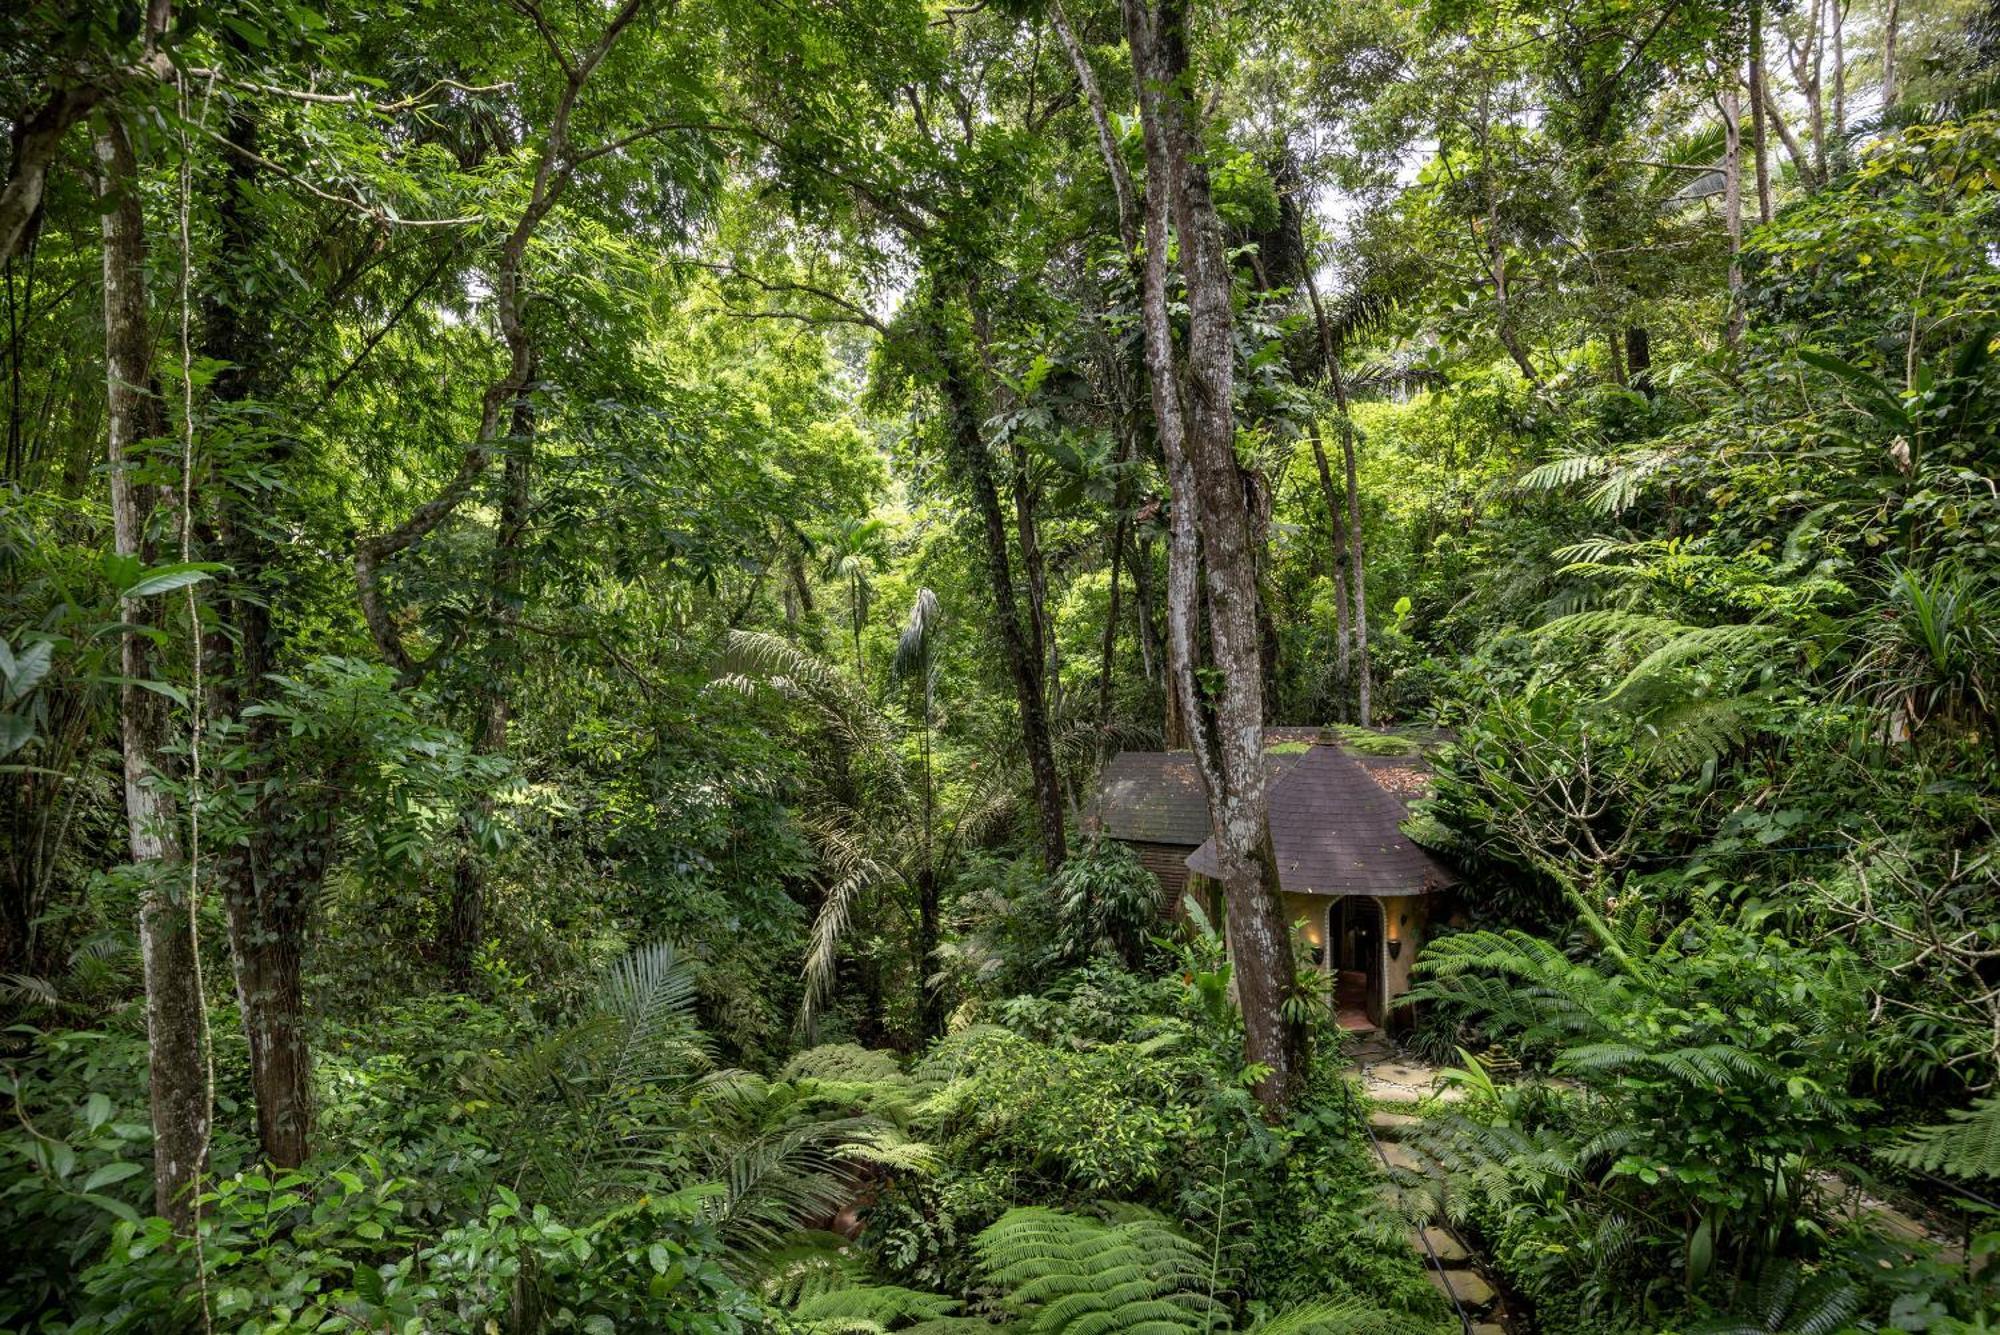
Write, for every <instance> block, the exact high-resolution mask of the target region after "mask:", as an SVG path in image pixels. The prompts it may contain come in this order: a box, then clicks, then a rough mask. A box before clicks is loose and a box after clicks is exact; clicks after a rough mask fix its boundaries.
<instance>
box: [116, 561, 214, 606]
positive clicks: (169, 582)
mask: <svg viewBox="0 0 2000 1335" xmlns="http://www.w3.org/2000/svg"><path fill="white" fill-rule="evenodd" d="M213 569H215V567H213V566H210V567H207V568H206V569H197V568H195V567H193V566H165V567H162V568H160V569H156V570H153V571H151V572H150V573H148V574H147V576H146V577H145V578H144V579H142V580H140V581H139V582H138V583H137V584H134V585H133V586H132V587H131V588H129V589H126V590H124V593H125V596H126V597H128V598H150V597H152V596H153V595H154V594H156V593H172V592H173V591H174V590H175V589H185V588H186V587H188V585H190V584H199V583H201V582H202V581H203V580H205V579H207V578H208V576H209V571H210V570H213Z"/></svg>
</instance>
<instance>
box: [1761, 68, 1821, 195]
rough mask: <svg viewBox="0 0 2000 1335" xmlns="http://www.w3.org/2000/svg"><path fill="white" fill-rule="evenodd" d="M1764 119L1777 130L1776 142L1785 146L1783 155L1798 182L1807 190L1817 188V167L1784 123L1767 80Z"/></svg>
mask: <svg viewBox="0 0 2000 1335" xmlns="http://www.w3.org/2000/svg"><path fill="white" fill-rule="evenodd" d="M1764 119H1765V121H1766V122H1768V123H1769V125H1770V127H1771V128H1772V129H1773V130H1776V131H1777V132H1778V142H1779V143H1781V144H1783V145H1784V146H1785V156H1786V157H1788V158H1790V159H1791V160H1792V168H1793V170H1795V171H1796V172H1797V173H1798V176H1799V184H1800V185H1802V186H1804V187H1805V188H1806V190H1808V191H1812V190H1815V189H1817V188H1818V186H1819V180H1820V173H1819V169H1818V168H1817V167H1815V166H1814V165H1813V161H1812V158H1811V157H1810V156H1809V155H1808V153H1807V151H1806V146H1805V145H1804V144H1802V143H1800V142H1799V137H1798V136H1797V135H1796V134H1793V133H1792V127H1791V126H1790V125H1789V124H1787V123H1786V121H1785V113H1784V111H1783V109H1782V108H1780V107H1779V106H1778V99H1777V98H1776V97H1774V96H1773V95H1772V93H1771V86H1770V84H1769V83H1768V82H1767V83H1766V84H1765V85H1764Z"/></svg>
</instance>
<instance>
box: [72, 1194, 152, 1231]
mask: <svg viewBox="0 0 2000 1335" xmlns="http://www.w3.org/2000/svg"><path fill="white" fill-rule="evenodd" d="M83 1199H84V1200H87V1201H89V1202H90V1203H91V1204H92V1205H95V1206H96V1207H97V1208H98V1209H100V1210H104V1211H108V1212H109V1213H111V1214H114V1215H117V1216H118V1217H119V1218H120V1219H122V1220H124V1221H125V1222H126V1223H128V1224H136V1223H138V1222H139V1212H138V1211H137V1210H135V1209H133V1208H132V1207H131V1206H129V1205H127V1204H126V1203H125V1202H124V1201H121V1200H119V1199H118V1198H117V1197H115V1196H100V1195H98V1194H97V1193H96V1192H94V1191H86V1192H84V1193H83Z"/></svg>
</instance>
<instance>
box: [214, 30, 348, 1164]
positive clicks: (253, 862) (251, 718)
mask: <svg viewBox="0 0 2000 1335" xmlns="http://www.w3.org/2000/svg"><path fill="white" fill-rule="evenodd" d="M238 45H240V43H238ZM259 137H260V136H259V125H258V121H257V119H256V118H255V116H254V114H253V113H252V112H251V111H250V110H249V109H248V108H247V107H245V106H242V105H240V104H238V105H236V106H233V107H232V108H231V109H230V111H229V113H228V118H227V120H226V122H225V124H224V127H223V138H224V140H225V141H226V142H227V143H228V144H229V145H230V147H231V150H232V151H231V152H230V153H229V154H227V155H226V156H225V159H224V163H225V166H224V179H223V185H222V189H221V190H220V191H219V192H218V194H217V197H216V232H217V248H218V253H219V262H218V264H217V265H216V266H215V268H216V273H215V276H214V277H213V279H212V280H211V282H210V283H209V291H208V295H207V297H206V298H205V301H204V309H203V320H202V323H203V325H204V330H205V332H204V342H203V351H204V353H205V354H206V355H207V356H209V357H210V358H212V359H213V360H215V361H216V362H218V363H220V364H221V369H220V370H219V371H218V372H217V374H216V377H215V379H214V380H213V381H212V382H211V384H210V386H209V394H210V398H211V400H212V402H214V403H215V404H216V405H218V406H220V407H222V408H225V409H227V408H230V407H235V406H238V405H242V404H246V403H249V402H251V401H253V400H254V399H256V398H257V396H258V395H259V394H260V393H261V392H262V391H263V388H264V379H265V375H266V372H267V370H268V368H269V364H270V360H271V354H272V351H273V347H272V340H271V336H270V327H269V321H268V319H267V318H266V313H265V311H264V310H263V308H262V306H261V304H260V298H259V296H258V295H257V288H256V285H255V284H254V282H253V283H245V282H243V281H242V274H243V272H244V271H246V270H252V271H254V269H255V266H257V265H258V264H259V263H260V262H261V260H262V258H263V255H264V251H265V250H266V248H267V247H268V246H269V245H270V244H271V241H270V238H269V237H268V236H267V235H266V234H265V231H264V229H263V226H262V225H261V223H260V222H259V215H258V212H257V206H256V203H255V195H256V192H257V190H258V188H259V184H260V181H259V178H260V175H261V169H260V168H259V167H258V166H257V165H256V162H257V158H258V156H259V148H260V145H259V142H258V141H259ZM285 440H286V437H285V436H284V435H283V433H279V435H278V438H277V440H276V441H275V443H273V444H272V445H271V447H270V448H269V450H268V451H267V452H266V453H265V454H264V456H263V457H262V459H261V462H262V463H264V464H265V465H266V466H273V467H278V466H282V465H283V464H284V463H285V462H286V460H287V459H288V457H289V454H290V450H289V447H288V446H287V444H286V443H285ZM215 530H216V532H215V537H216V541H217V542H218V544H219V546H220V548H221V550H222V552H223V555H224V557H225V559H226V560H227V561H228V563H229V566H230V573H229V577H228V581H227V584H226V586H225V587H226V589H227V591H228V595H229V603H228V606H229V617H230V622H231V624H232V627H233V629H234V636H233V643H231V644H229V645H228V646H227V647H217V648H216V649H214V650H212V651H211V652H209V654H208V655H207V661H209V662H210V663H212V664H213V665H214V666H213V668H212V669H211V670H210V671H209V672H208V674H207V675H208V679H209V683H210V690H211V697H210V698H211V702H212V703H211V714H212V716H213V717H215V718H218V719H233V720H236V721H237V722H239V723H240V724H241V725H242V727H243V730H244V737H245V741H246V743H247V744H246V746H245V751H246V753H247V756H248V762H247V764H246V766H245V768H244V770H243V772H242V774H241V775H239V776H238V786H239V789H240V790H241V791H243V792H245V793H247V794H249V795H250V797H251V808H250V814H249V824H248V826H247V828H246V829H245V830H244V831H243V832H242V835H241V837H240V838H239V839H237V840H236V841H235V842H234V844H233V845H232V846H231V847H230V848H229V849H228V850H227V851H226V852H224V853H223V854H222V855H221V856H220V858H219V859H218V868H217V870H218V873H219V878H220V881H221V884H222V891H223V908H224V910H225V915H226V920H227V923H228V927H229V946H230V961H231V965H232V967H233V970H234V974H235V981H236V993H237V1007H238V1010H239V1011H240V1012H241V1014H242V1017H243V1026H244V1032H245V1037H246V1038H247V1040H248V1043H249V1050H250V1086H251V1091H252V1094H253V1096H254V1098H255V1102H256V1106H257V1130H258V1142H259V1147H260V1148H261V1150H262V1152H263V1154H264V1157H265V1159H266V1160H268V1161H269V1162H270V1163H272V1164H275V1165H277V1166H279V1167H294V1166H296V1165H297V1164H299V1163H301V1162H303V1161H304V1159H305V1155H306V1151H307V1147H308V1138H309V1134H310V1130H311V1126H312V1084H311V1072H312V1066H311V1054H310V1053H309V1052H308V1050H307V1047H306V1037H305V1017H304V1005H305V997H304V990H303V986H302V981H301V979H302V971H303V967H304V957H305V933H306V928H307V923H308V920H309V917H310V906H311V904H312V903H313V901H314V900H315V899H316V898H317V896H318V893H319V888H320V885H321V882H322V879H323V876H324V873H325V870H326V866H327V861H328V858H329V856H330V849H331V846H332V841H333V838H334V833H333V831H332V829H331V828H330V825H331V822H330V821H329V820H328V818H327V815H326V813H325V812H323V811H320V810H316V809H309V808H308V807H307V806H306V805H305V804H303V803H301V802H300V801H298V800H297V799H296V797H295V796H294V795H293V789H292V785H291V783H290V782H289V779H290V777H291V776H288V775H285V774H283V773H281V772H279V770H278V768H277V764H278V761H277V757H276V755H275V752H276V749H277V747H278V745H279V743H280V741H281V738H280V736H279V733H278V730H277V728H276V726H275V724H274V721H273V720H272V719H271V718H270V717H269V716H267V715H265V714H263V713H262V711H261V710H260V709H259V708H257V707H258V706H260V705H262V704H263V703H264V701H265V699H266V698H267V696H268V694H269V691H270V683H271V677H272V674H274V673H275V672H277V671H278V670H279V667H280V664H279V661H278V658H279V646H278V642H277V633H276V631H275V629H274V627H273V625H272V622H271V615H270V605H271V601H272V590H271V587H270V583H269V580H268V572H269V571H270V569H271V567H272V566H273V565H274V564H275V563H276V560H277V556H276V553H275V552H274V550H273V547H272V541H271V538H270V536H269V527H268V521H267V518H266V516H264V515H263V514H261V513H259V512H258V509H257V507H256V505H255V503H254V502H245V501H243V500H242V499H240V498H237V497H235V496H234V495H233V494H230V493H227V492H225V494H224V495H223V496H222V498H221V499H220V500H219V501H218V502H217V504H216V506H215Z"/></svg>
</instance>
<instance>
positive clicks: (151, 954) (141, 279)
mask: <svg viewBox="0 0 2000 1335" xmlns="http://www.w3.org/2000/svg"><path fill="white" fill-rule="evenodd" d="M95 149H96V156H97V166H98V177H97V180H98V196H99V199H100V201H101V208H102V215H101V216H102V223H101V226H102V231H103V237H104V366H105V399H106V404H107V412H106V419H107V422H108V425H109V430H108V432H107V436H108V447H109V464H110V466H109V470H108V472H109V476H110V480H111V521H112V543H113V550H114V551H115V552H116V553H117V554H118V555H119V556H121V557H127V558H131V559H134V560H137V561H141V562H144V563H146V564H151V562H152V559H153V554H154V553H153V548H152V543H151V541H150V540H149V539H148V537H147V533H146V520H147V516H148V514H149V513H150V512H151V510H152V501H151V498H150V497H149V496H148V495H147V494H146V491H145V487H144V484H143V483H142V482H140V481H139V480H138V478H136V477H135V476H134V469H135V467H137V465H138V461H139V455H140V454H141V453H142V452H143V449H144V443H145V442H146V441H148V440H154V439H157V438H159V437H161V436H163V435H165V434H166V417H165V413H164V412H163V410H162V408H161V405H160V402H159V400H158V398H157V397H156V396H155V395H154V393H153V391H152V388H151V386H152V376H153V365H152V363H153V355H152V354H153V347H152V334H151V327H150V323H149V319H148V314H147V301H146V233H145V225H146V224H145V215H144V213H143V211H142V209H141V207H140V202H139V194H138V163H137V159H136V158H135V156H134V154H133V152H132V141H131V138H130V136H129V134H128V133H127V131H126V127H125V124H124V122H123V121H121V120H120V119H118V117H117V116H115V115H107V116H105V117H104V118H103V119H102V121H101V122H100V124H99V126H98V128H97V132H96V138H95ZM160 608H161V603H160V601H159V600H158V599H152V600H148V599H144V598H131V597H126V598H122V599H121V600H120V606H119V616H120V619H121V620H122V621H123V622H124V623H125V629H124V630H123V632H122V633H121V634H120V637H119V666H120V671H121V673H122V676H123V680H122V681H121V682H120V683H119V687H118V712H119V741H120V746H121V749H122V750H123V753H124V770H125V820H126V833H127V840H128V843H129V846H130V848H131V851H132V861H133V862H134V863H135V864H137V865H138V867H139V868H140V870H141V872H142V873H143V874H144V876H145V888H144V890H143V891H142V893H141V897H140V904H139V950H140V958H141V961H142V963H143V965H144V970H145V979H146V1053H147V1066H148V1079H149V1084H150V1092H151V1098H152V1113H153V1208H154V1210H155V1212H157V1213H158V1214H160V1215H162V1216H164V1217H165V1218H167V1219H169V1220H172V1221H173V1224H174V1227H175V1228H176V1229H177V1230H182V1231H185V1230H186V1229H188V1228H189V1227H190V1226H191V1224H192V1221H193V1217H194V1213H193V1212H194V1196H193V1190H192V1188H193V1186H194V1184H195V1182H196V1179H197V1177H198V1176H199V1174H200V1172H201V1169H202V1155H203V1153H204V1151H205V1148H206V1146H207V1143H208V1118H209V1109H208V1084H207V1075H206V1066H205V1064H204V1057H203V1052H202V1023H203V1015H202V996H201V989H200V985H199V975H198V972H197V963H198V962H197V960H196V959H195V941H194V932H193V925H192V920H191V918H190V906H189V905H188V904H186V903H183V902H179V898H178V896H177V895H176V893H175V892H176V888H177V887H178V886H179V885H180V880H181V877H182V876H183V875H184V874H185V873H184V871H183V869H182V860H181V843H180V830H179V824H178V813H177V811H176V809H175V802H174V799H173V796H172V794H170V793H169V792H167V791H166V790H165V789H164V788H163V787H162V783H163V780H162V777H161V764H160V757H161V756H162V755H163V754H164V753H165V751H166V749H167V742H168V739H167V728H168V725H169V723H170V721H171V720H170V717H169V715H168V712H167V705H166V701H165V700H164V699H163V698H161V697H160V696H159V695H157V694H156V693H154V692H153V691H150V690H148V689H146V687H145V686H144V685H142V684H141V683H144V682H151V681H154V680H156V679H157V678H158V677H159V675H160V665H159V661H158V658H157V656H156V653H155V649H154V644H153V640H152V638H151V635H150V632H152V631H154V630H156V629H158V628H160V627H161V624H162V620H163V618H162V616H161V612H160Z"/></svg>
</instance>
